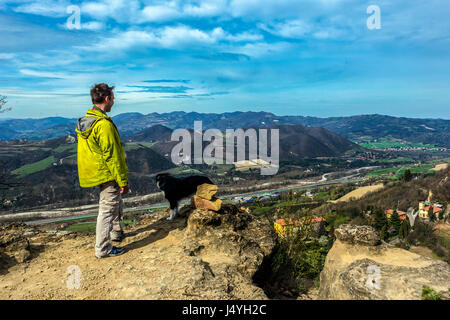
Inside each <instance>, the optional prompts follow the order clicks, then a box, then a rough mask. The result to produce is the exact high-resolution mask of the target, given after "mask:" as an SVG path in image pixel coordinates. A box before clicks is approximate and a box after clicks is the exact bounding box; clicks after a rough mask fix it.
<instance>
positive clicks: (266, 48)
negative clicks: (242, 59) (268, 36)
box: [228, 42, 292, 58]
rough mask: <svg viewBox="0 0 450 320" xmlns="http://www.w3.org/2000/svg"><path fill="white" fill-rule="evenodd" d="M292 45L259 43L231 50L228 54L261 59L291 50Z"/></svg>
mask: <svg viewBox="0 0 450 320" xmlns="http://www.w3.org/2000/svg"><path fill="white" fill-rule="evenodd" d="M291 47H292V45H291V44H290V43H288V42H274V43H267V42H257V43H247V44H245V45H243V46H240V47H236V48H230V49H229V51H228V52H231V53H240V54H245V55H247V56H250V57H254V58H259V57H262V56H267V55H272V54H279V53H281V52H283V51H286V50H289V49H290V48H291Z"/></svg>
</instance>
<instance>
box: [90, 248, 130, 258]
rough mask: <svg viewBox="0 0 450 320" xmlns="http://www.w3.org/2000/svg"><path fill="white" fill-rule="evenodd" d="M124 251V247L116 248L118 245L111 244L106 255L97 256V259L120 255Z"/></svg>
mask: <svg viewBox="0 0 450 320" xmlns="http://www.w3.org/2000/svg"><path fill="white" fill-rule="evenodd" d="M124 252H125V249H124V248H118V247H114V246H112V248H111V251H110V252H109V253H108V254H107V255H105V256H102V257H97V259H102V258H108V257H115V256H120V255H121V254H122V253H124Z"/></svg>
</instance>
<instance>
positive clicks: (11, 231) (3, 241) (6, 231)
mask: <svg viewBox="0 0 450 320" xmlns="http://www.w3.org/2000/svg"><path fill="white" fill-rule="evenodd" d="M32 234H34V232H33V230H32V229H30V228H27V227H26V225H24V224H21V223H6V224H3V225H0V266H1V267H7V266H8V265H11V264H14V263H22V262H24V261H25V260H27V259H28V258H29V257H30V255H31V252H30V243H29V242H28V239H27V237H26V235H32Z"/></svg>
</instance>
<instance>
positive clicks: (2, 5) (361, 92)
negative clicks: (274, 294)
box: [0, 0, 450, 119]
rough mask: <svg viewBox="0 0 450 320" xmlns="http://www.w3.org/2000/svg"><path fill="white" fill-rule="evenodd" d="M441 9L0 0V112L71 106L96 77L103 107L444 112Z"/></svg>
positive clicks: (411, 0)
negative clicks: (112, 91) (110, 96)
mask: <svg viewBox="0 0 450 320" xmlns="http://www.w3.org/2000/svg"><path fill="white" fill-rule="evenodd" d="M71 5H76V6H77V7H78V8H79V9H80V29H70V28H68V24H67V21H68V19H69V18H70V17H71V16H72V13H70V12H69V13H68V11H67V9H68V7H69V6H71ZM370 5H377V6H378V7H379V8H380V12H381V29H374V30H369V28H368V27H367V24H366V21H367V19H368V18H369V17H370V16H371V14H368V13H367V8H368V7H369V6H370ZM449 16H450V3H449V2H448V1H445V0H439V1H437V0H429V1H419V0H371V1H356V0H297V1H287V0H272V1H267V0H245V1H244V0H242V1H237V0H209V1H180V0H174V1H138V0H110V1H107V0H102V1H97V2H94V1H67V0H42V1H32V0H22V1H9V0H0V34H1V38H0V95H4V96H7V98H8V107H11V108H12V110H11V111H9V112H5V113H2V114H0V118H36V117H49V116H63V117H79V116H81V115H83V114H84V112H85V111H86V110H87V108H89V107H90V106H91V102H90V97H89V88H90V86H91V85H92V84H93V83H96V82H107V83H109V84H111V85H115V86H116V97H117V99H116V104H115V106H114V108H113V111H112V112H111V115H115V114H119V113H123V112H141V113H144V114H147V113H150V112H160V113H161V112H170V111H175V110H182V111H186V112H189V111H196V112H231V111H250V110H251V111H268V112H273V113H275V114H277V115H305V116H319V117H329V116H346V115H356V114H374V113H378V114H387V115H393V116H405V117H424V118H443V119H450V19H449V18H448V17H449ZM72 21H73V20H70V19H69V22H72Z"/></svg>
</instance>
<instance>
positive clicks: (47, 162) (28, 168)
mask: <svg viewBox="0 0 450 320" xmlns="http://www.w3.org/2000/svg"><path fill="white" fill-rule="evenodd" d="M53 162H55V157H54V156H50V157H47V158H45V159H42V160H41V161H37V162H33V163H30V164H26V165H24V166H22V167H20V168H18V169H16V170H13V171H11V173H12V174H15V175H17V176H18V178H23V177H25V176H27V175H30V174H32V173H35V172H39V171H42V170H45V169H47V168H49V167H51V165H52V163H53Z"/></svg>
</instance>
